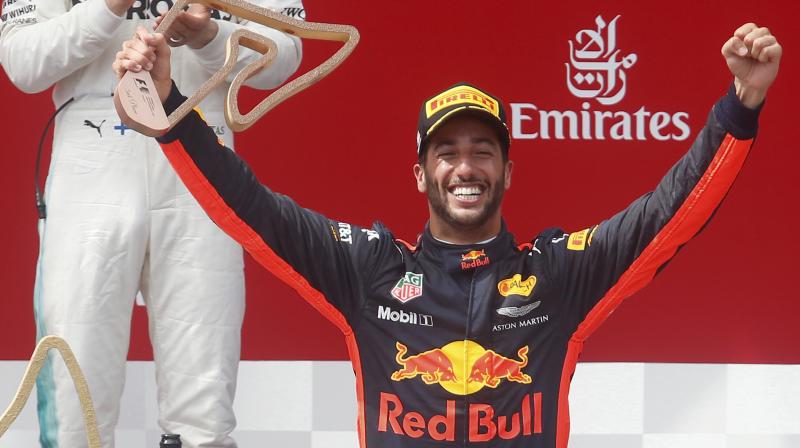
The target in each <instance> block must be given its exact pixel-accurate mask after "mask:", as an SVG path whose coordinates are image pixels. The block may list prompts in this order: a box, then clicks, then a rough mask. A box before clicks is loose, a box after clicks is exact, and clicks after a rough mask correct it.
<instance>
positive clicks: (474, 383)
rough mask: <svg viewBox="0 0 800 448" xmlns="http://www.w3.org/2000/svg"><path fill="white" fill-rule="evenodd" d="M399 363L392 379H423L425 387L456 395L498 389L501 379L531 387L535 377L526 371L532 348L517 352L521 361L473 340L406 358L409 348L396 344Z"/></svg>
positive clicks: (452, 343) (453, 343) (521, 349)
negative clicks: (434, 385)
mask: <svg viewBox="0 0 800 448" xmlns="http://www.w3.org/2000/svg"><path fill="white" fill-rule="evenodd" d="M395 346H396V347H397V355H396V356H395V360H396V361H397V363H398V364H400V365H401V366H402V368H401V369H400V370H398V371H396V372H394V373H392V379H393V380H395V381H402V380H406V379H411V378H414V377H416V376H420V377H421V379H422V381H423V382H424V383H425V384H439V385H440V386H442V387H443V388H444V389H445V390H447V391H448V392H450V393H453V394H456V395H469V394H472V393H475V392H477V391H479V390H481V389H483V388H484V386H488V387H491V388H496V387H497V386H499V385H500V381H501V380H507V381H512V382H515V383H521V384H530V383H531V381H532V380H531V377H530V376H529V375H527V374H525V373H523V372H522V369H523V368H524V367H525V366H527V365H528V346H527V345H526V346H524V347H522V348H520V349H519V350H518V351H517V357H519V361H517V360H515V359H511V358H506V357H505V356H503V355H501V354H499V353H497V352H495V351H494V350H486V349H484V348H483V347H481V346H480V344H477V343H475V342H473V341H469V340H467V341H454V342H451V343H449V344H447V345H445V346H444V347H442V348H435V349H433V350H428V351H426V352H422V353H419V354H416V355H411V356H406V355H407V354H408V348H407V347H406V346H405V345H403V344H402V343H400V342H398V343H397V344H395Z"/></svg>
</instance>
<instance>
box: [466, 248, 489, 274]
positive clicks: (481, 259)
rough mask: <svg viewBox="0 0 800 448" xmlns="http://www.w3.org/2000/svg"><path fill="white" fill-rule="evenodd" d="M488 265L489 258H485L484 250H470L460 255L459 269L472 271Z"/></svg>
mask: <svg viewBox="0 0 800 448" xmlns="http://www.w3.org/2000/svg"><path fill="white" fill-rule="evenodd" d="M487 264H489V257H488V256H486V251H484V250H471V251H469V252H467V253H465V254H461V269H462V270H465V271H466V270H467V269H474V268H477V267H480V266H486V265H487Z"/></svg>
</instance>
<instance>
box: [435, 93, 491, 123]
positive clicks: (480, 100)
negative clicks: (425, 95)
mask: <svg viewBox="0 0 800 448" xmlns="http://www.w3.org/2000/svg"><path fill="white" fill-rule="evenodd" d="M458 104H465V105H467V104H474V105H477V106H481V107H483V108H485V109H487V110H488V111H489V112H491V113H492V115H494V116H495V117H498V118H499V117H500V104H498V102H497V101H496V100H495V99H493V98H492V97H490V96H489V95H487V94H485V93H483V92H481V91H480V90H478V89H476V88H474V87H469V86H457V87H453V88H452V89H450V90H447V91H445V92H443V93H442V94H440V95H438V96H436V97H435V98H433V99H431V100H430V101H428V102H427V103H425V115H426V117H427V118H431V116H432V115H433V114H435V113H436V112H438V111H439V110H441V109H442V108H444V107H449V106H453V105H458Z"/></svg>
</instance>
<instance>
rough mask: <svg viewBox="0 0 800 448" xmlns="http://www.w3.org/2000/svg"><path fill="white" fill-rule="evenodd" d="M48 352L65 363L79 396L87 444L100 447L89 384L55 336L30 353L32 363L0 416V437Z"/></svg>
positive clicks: (76, 363)
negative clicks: (51, 352) (53, 352)
mask: <svg viewBox="0 0 800 448" xmlns="http://www.w3.org/2000/svg"><path fill="white" fill-rule="evenodd" d="M50 349H56V350H57V351H58V352H59V353H60V354H61V357H62V358H63V359H64V364H66V365H67V370H69V374H70V376H72V382H73V384H74V385H75V391H76V392H77V393H78V399H79V400H80V403H81V411H82V412H83V422H84V424H85V425H86V438H87V439H88V441H89V448H100V433H98V432H97V417H96V416H95V413H94V407H93V406H92V396H91V394H90V393H89V385H88V384H86V378H85V377H84V376H83V372H81V368H80V366H79V365H78V361H77V360H76V359H75V355H74V354H73V353H72V350H71V349H70V348H69V345H67V342H66V341H64V339H62V338H60V337H58V336H45V337H44V338H42V340H41V341H39V343H38V344H37V345H36V349H35V350H34V351H33V355H32V356H31V361H30V362H29V363H28V368H27V369H26V370H25V375H24V376H23V377H22V382H21V383H20V385H19V388H18V389H17V394H16V395H15V396H14V400H13V401H12V402H11V404H10V405H8V408H7V409H6V411H5V412H4V413H3V416H2V417H0V437H2V435H3V434H5V432H6V431H7V430H8V427H9V426H11V423H13V422H14V420H16V419H17V417H18V416H19V413H20V412H21V411H22V408H23V407H24V406H25V402H26V401H28V397H29V396H30V394H31V390H32V389H33V385H34V384H35V383H36V378H37V377H38V376H39V371H40V370H42V366H44V363H45V361H46V359H47V353H48V352H49V351H50Z"/></svg>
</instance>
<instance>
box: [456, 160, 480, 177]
mask: <svg viewBox="0 0 800 448" xmlns="http://www.w3.org/2000/svg"><path fill="white" fill-rule="evenodd" d="M453 171H454V174H455V175H456V176H458V177H459V178H460V179H461V180H470V179H471V178H472V175H473V174H474V173H475V164H474V161H473V160H472V158H471V157H459V158H458V161H457V162H456V166H455V169H454V170H453Z"/></svg>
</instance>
